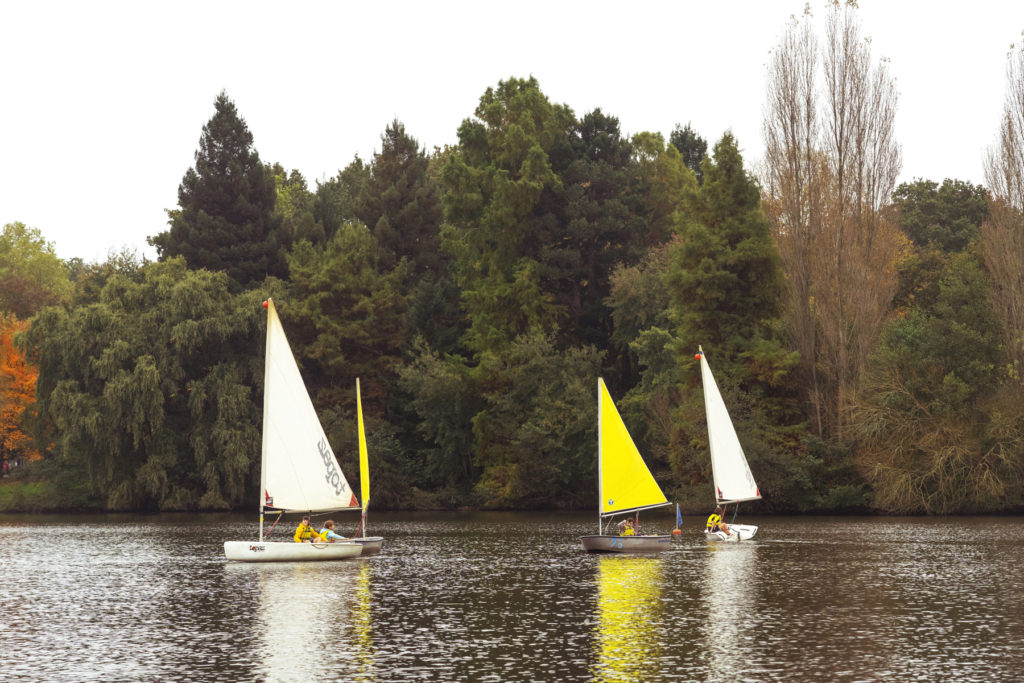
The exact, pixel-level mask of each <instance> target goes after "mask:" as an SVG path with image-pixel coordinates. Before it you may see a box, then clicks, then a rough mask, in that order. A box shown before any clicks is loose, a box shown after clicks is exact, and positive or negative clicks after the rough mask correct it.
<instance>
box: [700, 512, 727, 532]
mask: <svg viewBox="0 0 1024 683" xmlns="http://www.w3.org/2000/svg"><path fill="white" fill-rule="evenodd" d="M721 525H722V506H718V507H716V508H715V511H714V512H712V513H711V516H710V517H708V522H707V524H706V525H705V526H704V531H705V532H706V533H709V534H712V533H714V532H716V531H718V529H719V528H720V527H721ZM726 529H728V527H726ZM726 533H728V531H727V532H726Z"/></svg>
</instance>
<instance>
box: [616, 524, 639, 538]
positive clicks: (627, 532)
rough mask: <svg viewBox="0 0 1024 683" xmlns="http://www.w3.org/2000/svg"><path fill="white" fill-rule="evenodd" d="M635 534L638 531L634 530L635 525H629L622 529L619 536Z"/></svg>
mask: <svg viewBox="0 0 1024 683" xmlns="http://www.w3.org/2000/svg"><path fill="white" fill-rule="evenodd" d="M635 534H636V532H634V531H633V527H631V526H627V527H626V528H625V529H623V530H622V533H621V534H619V536H634V535H635Z"/></svg>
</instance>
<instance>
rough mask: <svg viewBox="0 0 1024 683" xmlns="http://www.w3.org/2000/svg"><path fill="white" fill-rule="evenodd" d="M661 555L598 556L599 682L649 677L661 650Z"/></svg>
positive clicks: (597, 672) (597, 632)
mask: <svg viewBox="0 0 1024 683" xmlns="http://www.w3.org/2000/svg"><path fill="white" fill-rule="evenodd" d="M661 563H662V560H661V558H660V557H642V556H629V555H602V556H601V557H599V558H598V566H597V626H596V633H595V636H596V637H595V642H596V648H597V658H596V662H595V664H594V670H593V672H592V673H593V676H594V678H595V680H598V681H609V682H610V681H638V680H644V679H645V678H648V677H649V676H650V674H652V673H653V670H654V663H655V662H656V661H657V659H658V655H659V654H660V652H661V643H660V641H659V638H658V634H657V632H656V625H657V623H658V621H659V617H660V613H661Z"/></svg>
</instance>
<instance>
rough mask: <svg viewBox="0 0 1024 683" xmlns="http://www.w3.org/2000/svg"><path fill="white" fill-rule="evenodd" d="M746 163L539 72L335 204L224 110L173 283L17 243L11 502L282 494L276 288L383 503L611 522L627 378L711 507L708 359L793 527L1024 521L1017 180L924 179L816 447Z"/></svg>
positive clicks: (659, 467)
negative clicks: (34, 455) (564, 93)
mask: <svg viewBox="0 0 1024 683" xmlns="http://www.w3.org/2000/svg"><path fill="white" fill-rule="evenodd" d="M739 150H740V144H739V141H737V140H736V139H735V138H734V137H733V136H732V135H731V134H728V133H727V134H725V135H723V136H722V137H721V138H720V139H719V140H718V141H717V142H716V143H715V144H714V146H713V148H712V150H711V153H710V154H708V145H707V143H706V142H705V141H704V139H703V138H701V137H700V136H699V135H698V134H697V133H696V131H694V130H693V129H692V128H691V127H690V126H689V125H687V126H686V127H685V128H680V127H678V126H677V127H676V129H675V130H674V131H672V133H671V134H670V136H669V138H668V141H667V142H666V140H665V138H664V137H663V136H662V135H661V134H659V133H652V132H640V133H637V134H634V135H632V136H631V137H628V138H627V137H625V136H624V135H623V134H622V132H621V131H620V127H619V122H618V120H617V119H616V118H615V117H613V116H611V115H609V114H607V113H605V112H603V111H601V110H600V109H596V110H594V111H592V112H588V113H585V114H583V115H582V116H577V115H576V114H575V113H574V112H573V111H572V110H571V109H569V108H568V107H566V106H565V105H559V104H556V103H553V102H552V101H550V100H549V99H548V97H547V96H546V95H545V94H544V93H543V92H542V91H541V89H540V86H539V84H538V83H537V81H536V80H535V79H533V78H528V79H515V78H512V79H509V80H507V81H502V82H500V83H498V85H497V86H496V87H493V88H488V89H487V90H486V92H485V93H484V94H483V96H482V97H481V98H480V102H479V105H478V107H477V108H476V110H475V112H474V113H473V116H471V117H469V118H467V119H466V120H465V121H463V123H462V125H461V126H460V127H459V129H458V144H457V145H456V146H454V147H451V148H446V149H444V150H435V152H434V153H433V154H428V153H427V152H426V151H424V150H423V149H421V148H420V146H419V143H418V142H417V141H416V140H415V138H413V137H412V136H410V135H409V134H408V133H407V132H406V130H405V127H404V125H403V124H402V123H401V122H399V121H397V120H395V121H392V122H391V123H390V124H388V125H387V126H386V128H385V130H384V133H383V135H382V137H381V149H380V150H379V151H378V152H376V153H375V154H374V155H373V157H372V159H371V160H370V161H369V162H368V163H366V162H363V161H362V160H361V159H359V158H358V157H356V158H355V159H353V160H352V162H351V163H349V164H348V165H347V166H345V167H344V168H342V169H340V170H339V171H338V173H337V175H336V176H335V177H333V178H331V179H329V180H326V181H318V182H317V183H316V188H315V189H312V190H311V189H310V188H309V187H308V186H307V183H306V180H305V178H304V177H303V176H302V175H301V174H300V173H298V172H297V171H286V170H285V169H284V167H282V166H281V165H280V164H270V165H265V164H263V163H261V162H260V160H259V156H258V154H257V153H256V151H255V149H254V148H253V137H252V135H251V134H250V133H249V131H248V129H247V128H246V126H245V123H244V121H243V120H242V119H241V117H240V116H239V115H238V112H237V111H236V109H235V107H234V105H233V104H232V103H231V102H230V100H228V98H227V96H226V95H225V94H223V93H222V94H221V95H220V96H219V97H218V98H217V100H216V103H215V114H214V116H213V118H212V119H211V120H210V122H209V123H208V124H207V125H206V126H205V127H204V128H203V135H202V138H201V140H200V148H199V150H198V151H197V153H196V166H195V167H194V168H193V169H189V171H188V172H187V173H186V175H185V178H184V180H183V181H182V184H181V187H180V188H179V206H178V207H177V208H176V209H174V210H173V211H171V212H170V214H171V221H170V230H168V231H167V232H164V233H161V234H159V235H157V236H155V237H153V238H152V243H153V244H154V245H156V246H157V248H158V251H159V253H160V261H159V262H156V263H149V262H146V261H144V260H140V259H139V258H138V257H136V256H135V255H134V254H130V253H122V254H112V255H110V257H109V258H108V259H107V260H106V261H105V262H103V263H93V264H84V263H82V262H81V261H74V262H70V263H68V264H62V263H60V262H59V260H56V258H55V257H54V256H53V253H52V249H51V248H49V246H48V245H46V244H45V242H43V241H42V238H41V236H40V235H39V234H38V233H37V232H34V231H30V230H28V229H26V228H24V226H22V225H21V224H14V225H12V226H7V228H5V232H4V239H3V240H0V278H7V279H6V280H3V281H0V302H2V303H3V306H4V310H3V311H0V312H4V313H10V312H14V313H17V314H18V315H23V316H32V315H34V317H33V318H32V321H31V326H30V328H29V331H28V332H27V333H26V334H25V335H24V338H23V340H22V344H23V346H24V348H25V349H26V350H27V351H28V352H29V354H30V356H31V358H33V359H35V362H36V363H37V364H38V369H39V378H38V387H37V388H38V392H37V403H36V406H35V408H34V410H33V411H32V415H33V416H34V417H33V420H32V421H31V424H28V425H26V428H29V429H31V431H32V435H33V437H34V439H35V441H34V442H35V443H36V444H39V446H40V447H41V448H43V449H44V450H45V457H44V459H43V460H41V461H40V462H38V463H34V464H33V467H32V468H26V470H25V471H24V472H23V473H20V474H19V476H20V477H22V478H23V479H24V481H18V482H11V484H12V485H11V487H7V488H4V489H3V490H0V509H4V508H6V509H12V508H13V509H26V510H27V509H40V505H41V503H40V501H41V500H42V499H43V497H45V496H48V495H50V496H53V505H54V506H57V507H79V508H81V507H89V506H95V507H99V508H106V509H162V510H172V509H181V510H188V509H225V508H234V507H245V506H249V505H251V504H253V502H254V501H255V500H256V495H257V491H256V487H257V483H258V478H259V472H258V466H257V462H258V458H259V452H260V447H259V442H260V422H261V408H260V405H261V400H262V396H261V390H262V387H261V383H262V366H263V348H262V344H263V333H264V324H265V323H264V314H263V309H262V308H261V307H260V302H261V301H262V300H263V299H265V298H266V297H267V296H273V297H274V299H275V301H276V302H277V306H278V310H279V312H280V315H281V319H282V321H283V324H284V327H285V329H286V331H287V334H288V338H289V341H290V343H291V345H292V348H293V350H294V352H295V356H296V359H297V361H298V362H299V365H300V369H301V371H302V374H303V377H304V378H305V380H306V383H307V386H308V388H309V390H310V395H311V396H312V398H313V402H314V405H316V406H317V408H318V410H319V412H320V417H321V421H322V423H323V424H324V427H325V430H326V432H327V434H328V437H329V438H330V440H331V442H332V444H333V445H334V448H335V451H336V452H337V453H338V456H339V461H340V464H341V467H342V469H343V470H344V471H345V472H346V474H347V475H348V478H349V480H350V481H351V483H353V484H356V479H357V475H356V472H357V469H358V468H357V465H356V455H355V454H356V436H355V386H354V385H355V380H356V378H360V381H361V387H362V397H363V408H364V413H365V416H366V423H367V433H368V434H367V436H368V441H369V447H370V458H371V468H372V472H373V480H374V501H375V503H374V504H375V505H376V506H377V507H378V508H386V507H403V506H409V507H430V506H441V507H449V506H451V507H455V506H479V507H496V508H552V507H556V508H573V509H590V508H591V507H592V506H593V505H594V495H595V485H594V481H595V474H596V461H595V460H596V459H595V450H596V434H595V427H596V395H595V389H596V378H597V377H598V376H602V377H604V378H605V380H606V381H607V383H608V386H609V389H610V391H611V393H612V396H613V397H614V398H615V399H616V403H617V404H618V406H619V409H620V411H621V413H622V415H623V417H624V420H625V421H626V423H627V425H628V426H629V428H630V431H631V433H632V435H633V437H634V440H635V441H636V442H637V444H638V446H639V447H640V450H641V452H642V453H643V454H644V456H645V459H646V460H647V462H648V464H649V465H650V467H651V470H652V471H653V473H654V474H655V477H656V478H657V479H658V480H659V482H660V483H661V484H662V487H663V488H664V489H665V491H666V493H668V494H669V496H670V498H672V499H674V500H678V501H679V502H681V503H682V504H683V505H684V507H686V508H688V509H689V510H700V509H703V508H705V507H706V506H707V505H708V503H709V502H710V500H711V484H710V483H709V482H710V476H711V472H710V462H709V458H708V454H707V449H708V446H707V431H706V424H705V414H704V404H703V389H702V387H701V378H700V369H699V364H698V363H697V362H696V361H695V360H694V353H695V352H696V351H697V349H698V347H699V346H702V347H703V349H704V352H705V353H706V354H707V357H708V359H709V361H710V362H711V364H712V367H713V368H714V372H715V376H716V379H717V380H718V384H719V386H720V388H721V391H722V393H723V396H724V398H725V401H726V403H727V405H728V407H729V411H730V414H731V416H732V418H733V420H734V422H735V425H736V429H737V432H738V434H739V436H740V439H741V441H742V442H743V444H744V447H745V450H746V455H747V458H748V460H749V462H750V463H751V466H752V469H753V470H754V472H755V475H756V477H757V480H758V484H759V486H760V489H761V491H762V493H763V495H764V501H763V502H762V503H759V504H755V505H757V506H758V507H759V508H760V509H762V510H776V511H787V510H789V511H792V510H805V511H837V510H868V509H878V510H883V511H891V512H905V513H916V512H927V513H948V512H973V511H993V510H1005V509H1015V508H1018V507H1019V506H1021V505H1022V504H1024V500H1022V494H1021V491H1020V487H1019V484H1018V483H1017V482H1019V481H1020V478H1021V476H1022V475H1024V463H1022V458H1021V453H1022V452H1024V437H1022V436H1020V435H1021V434H1024V409H1022V408H1021V407H1020V406H1022V405H1024V401H1022V400H1021V395H1020V394H1021V390H1020V386H1021V383H1020V378H1019V373H1018V372H1017V371H1016V369H1015V366H1013V365H1012V364H1011V363H1010V362H1009V361H1008V358H1007V354H1006V351H1005V349H1004V347H1003V342H1002V341H1001V339H1002V337H1001V336H1000V334H999V332H998V331H999V328H1000V320H999V317H998V314H997V312H996V310H995V309H994V308H993V307H992V306H991V305H990V304H989V294H990V292H991V290H992V289H993V288H994V287H996V286H997V283H994V282H993V280H992V276H991V274H990V273H989V272H988V271H987V270H986V267H985V265H984V262H983V260H982V258H981V256H980V254H981V249H980V247H979V242H980V241H981V240H982V239H983V231H982V230H981V226H982V224H983V223H984V221H986V220H987V216H988V210H989V206H990V200H989V198H988V196H987V194H986V191H985V189H984V188H981V187H972V186H970V185H968V184H966V183H962V182H959V181H953V180H946V181H944V182H943V183H942V184H941V185H939V184H937V183H934V182H931V181H925V180H919V181H915V182H914V183H910V184H906V185H902V186H900V187H899V188H898V189H897V190H896V192H895V193H894V194H893V196H892V198H891V204H890V205H889V206H888V207H887V208H886V211H887V213H886V215H887V216H892V217H893V220H894V221H896V222H898V223H899V228H900V229H901V230H902V236H901V237H900V239H901V240H902V242H901V243H902V244H903V248H902V251H901V253H900V255H899V258H898V263H897V265H896V269H897V270H898V277H899V284H898V287H897V288H896V295H895V297H894V299H893V301H892V302H891V304H890V310H889V311H888V312H887V316H886V319H885V320H886V322H885V325H884V331H883V333H882V336H881V338H880V340H879V341H878V342H877V344H876V346H875V348H874V349H873V352H872V355H871V362H870V367H869V368H868V370H867V372H866V374H865V375H864V376H863V377H861V378H859V383H858V385H857V387H858V389H857V395H856V399H855V400H854V401H852V406H853V407H852V409H851V411H850V415H849V416H844V421H843V422H844V424H848V425H850V426H849V427H848V428H846V429H845V430H844V431H842V433H840V434H837V435H832V436H828V437H822V436H815V435H812V434H811V430H810V428H809V427H808V423H809V419H810V418H811V416H809V415H808V414H806V413H805V412H804V411H805V410H807V405H806V404H805V403H801V396H803V395H805V394H806V393H807V387H804V386H801V381H803V380H802V375H801V374H800V372H799V371H798V368H800V367H804V366H806V364H805V363H802V359H801V358H800V357H799V354H798V353H797V352H796V351H794V348H793V344H792V343H791V342H792V339H791V335H790V334H789V332H790V330H787V327H786V325H787V323H786V320H787V318H786V315H785V313H786V310H785V307H784V300H785V297H784V292H785V288H786V286H787V281H788V280H787V279H788V278H789V277H790V276H791V274H789V273H786V272H784V269H783V266H782V263H783V261H782V260H781V259H780V252H779V248H778V241H777V237H778V236H777V234H773V229H774V225H773V222H772V217H771V216H769V215H767V214H766V211H765V208H764V207H763V206H762V194H763V192H762V188H761V187H760V185H759V183H758V181H757V180H756V179H755V178H754V176H753V175H752V173H751V172H750V171H749V170H748V168H747V166H746V165H745V163H744V159H743V158H742V156H741V154H740V151H739ZM904 236H905V237H904ZM16 245H23V246H20V247H19V246H16ZM12 274H13V275H12ZM890 274H891V273H890ZM275 275H276V276H278V277H274V276H275ZM11 278H20V279H18V280H17V282H21V283H31V286H29V285H28V284H25V285H24V286H22V285H17V284H9V283H10V282H15V280H13V279H11ZM17 287H22V289H20V290H19V289H17ZM19 291H23V292H32V294H31V296H29V295H24V296H21V295H19V294H18V292H19ZM5 297H6V298H5ZM12 297H13V298H12ZM808 304H809V305H811V306H813V305H814V300H813V297H812V298H811V300H810V301H808ZM19 306H20V307H21V308H18V307H19ZM26 477H27V478H26ZM31 477H36V479H43V480H45V481H46V482H49V484H45V483H44V484H38V485H37V484H33V483H31V481H30V479H31ZM74 482H79V484H78V485H77V487H76V486H75V485H74ZM58 483H59V486H57V488H59V489H60V490H61V493H60V495H59V496H57V495H55V494H54V493H53V492H54V491H55V490H56V489H54V488H53V487H54V486H56V485H57V484H58ZM40 486H42V487H43V488H40ZM46 486H50V488H45V487H46ZM33 487H35V488H33ZM47 491H49V492H50V493H46V492H47ZM19 501H20V502H19ZM43 507H45V505H43Z"/></svg>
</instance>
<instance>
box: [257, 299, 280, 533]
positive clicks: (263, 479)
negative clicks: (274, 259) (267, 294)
mask: <svg viewBox="0 0 1024 683" xmlns="http://www.w3.org/2000/svg"><path fill="white" fill-rule="evenodd" d="M263 308H265V309H267V339H266V342H265V344H264V348H265V350H264V357H263V391H264V395H263V429H264V431H266V429H267V423H268V422H267V413H268V412H269V411H270V402H269V401H268V400H267V396H266V391H267V387H268V386H269V382H270V320H271V317H272V316H274V315H276V312H275V311H274V300H273V299H271V298H267V300H266V301H264V302H263ZM259 495H260V543H262V542H263V501H264V499H265V498H266V495H267V439H266V437H265V436H264V438H263V443H262V446H261V447H260V494H259Z"/></svg>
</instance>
